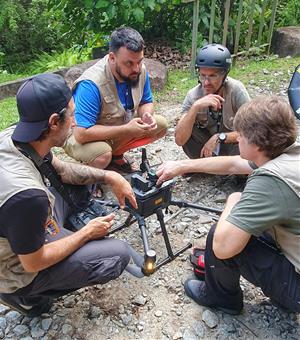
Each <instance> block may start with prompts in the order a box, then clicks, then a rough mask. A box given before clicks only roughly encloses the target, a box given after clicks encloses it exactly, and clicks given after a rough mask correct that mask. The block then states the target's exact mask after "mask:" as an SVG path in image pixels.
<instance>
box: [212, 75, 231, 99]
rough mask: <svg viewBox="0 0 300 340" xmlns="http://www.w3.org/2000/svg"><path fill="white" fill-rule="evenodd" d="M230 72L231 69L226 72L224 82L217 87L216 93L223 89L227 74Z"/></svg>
mask: <svg viewBox="0 0 300 340" xmlns="http://www.w3.org/2000/svg"><path fill="white" fill-rule="evenodd" d="M228 73H229V70H228V71H227V72H226V73H225V75H224V78H223V80H222V84H221V85H220V86H219V88H218V89H217V91H215V93H214V94H218V92H219V91H220V90H221V88H222V87H223V86H224V84H225V80H226V78H227V76H228Z"/></svg>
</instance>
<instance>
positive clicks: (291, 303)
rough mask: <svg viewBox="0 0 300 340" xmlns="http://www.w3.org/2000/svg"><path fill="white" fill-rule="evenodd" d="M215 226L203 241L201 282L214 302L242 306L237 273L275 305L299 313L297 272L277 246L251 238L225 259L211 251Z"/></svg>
mask: <svg viewBox="0 0 300 340" xmlns="http://www.w3.org/2000/svg"><path fill="white" fill-rule="evenodd" d="M214 232H215V227H212V228H211V230H210V232H209V234H208V236H207V241H206V251H205V284H206V289H207V293H208V295H209V297H212V299H213V301H215V303H216V305H218V306H222V307H227V308H236V309H239V308H241V307H242V305H243V293H242V290H241V288H240V283H239V281H240V276H241V275H242V276H243V277H244V278H245V279H246V280H248V281H249V282H251V283H253V284H254V285H255V286H257V287H260V288H261V289H262V291H263V293H264V294H265V295H266V296H267V297H269V298H270V299H271V301H272V303H274V304H275V305H278V306H280V307H283V308H286V309H288V310H289V311H293V312H298V313H299V312H300V274H299V273H297V272H296V271H295V267H294V265H293V264H292V263H290V262H289V261H288V260H287V258H286V257H285V256H284V255H283V254H282V253H281V252H279V250H278V249H276V248H273V247H270V246H269V245H268V244H267V243H265V242H262V240H260V239H259V238H256V237H251V239H250V241H249V242H248V244H247V246H246V247H245V248H244V250H243V251H242V252H241V253H240V254H238V255H236V256H234V257H232V258H230V259H226V260H220V259H218V258H216V257H215V255H214V252H213V250H212V241H213V235H214Z"/></svg>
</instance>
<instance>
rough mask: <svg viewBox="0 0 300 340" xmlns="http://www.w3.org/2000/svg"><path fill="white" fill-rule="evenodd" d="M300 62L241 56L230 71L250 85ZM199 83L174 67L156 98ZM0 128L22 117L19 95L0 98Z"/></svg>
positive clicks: (174, 97) (178, 94)
mask: <svg viewBox="0 0 300 340" xmlns="http://www.w3.org/2000/svg"><path fill="white" fill-rule="evenodd" d="M299 64H300V57H296V58H281V59H278V58H275V57H272V56H271V57H269V58H265V59H260V60H259V59H255V58H253V59H251V60H248V59H240V60H238V61H237V63H236V64H235V66H234V67H233V69H232V70H231V72H230V75H231V76H232V77H234V78H236V79H239V80H241V81H242V82H243V83H244V84H245V85H246V86H247V85H249V82H250V81H254V82H255V83H257V84H258V85H259V84H260V83H261V82H267V83H273V84H278V83H280V81H281V80H283V79H285V80H286V79H287V78H288V75H290V77H291V76H292V74H293V72H294V70H295V67H296V66H297V65H299ZM196 84H197V78H191V76H190V73H189V71H188V70H186V71H181V70H170V71H169V75H168V83H167V85H166V87H165V88H164V89H163V91H160V92H155V93H154V98H155V101H156V102H163V101H166V100H168V101H169V102H170V101H172V102H173V103H177V104H179V103H181V102H182V101H183V99H184V97H185V95H186V93H187V91H188V90H189V89H191V88H192V87H194V86H195V85H196ZM0 117H1V119H0V130H2V129H4V128H5V127H7V126H9V125H10V124H12V123H14V122H16V121H17V120H18V114H17V107H16V103H15V98H7V99H5V100H2V101H0Z"/></svg>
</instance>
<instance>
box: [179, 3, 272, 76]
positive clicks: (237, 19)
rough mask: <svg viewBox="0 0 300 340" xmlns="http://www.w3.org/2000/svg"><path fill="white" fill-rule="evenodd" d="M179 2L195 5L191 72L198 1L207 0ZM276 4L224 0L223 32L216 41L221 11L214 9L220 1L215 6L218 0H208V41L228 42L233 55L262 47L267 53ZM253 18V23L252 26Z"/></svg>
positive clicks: (193, 62) (195, 39) (195, 41)
mask: <svg viewBox="0 0 300 340" xmlns="http://www.w3.org/2000/svg"><path fill="white" fill-rule="evenodd" d="M182 2H184V3H190V2H193V6H194V7H193V31H192V61H191V72H192V73H193V74H194V66H195V58H196V50H197V47H199V46H197V35H198V26H199V9H200V4H207V3H208V2H209V1H208V0H182ZM277 4H278V0H223V1H222V5H221V7H222V8H221V14H222V17H221V19H222V22H223V27H222V30H223V32H222V35H219V36H222V39H219V40H220V41H215V39H214V36H215V35H214V33H215V31H216V19H220V18H218V15H220V13H219V12H220V11H218V13H217V12H216V9H217V8H218V9H220V5H219V7H218V6H217V5H218V3H217V0H210V13H209V14H208V15H209V34H208V43H212V42H215V43H220V44H222V45H225V46H227V45H228V44H229V43H230V45H231V46H232V49H231V50H232V52H233V54H232V55H233V57H236V56H238V55H242V54H248V53H250V52H251V51H253V50H258V49H262V48H264V49H266V51H267V53H269V50H270V46H271V40H272V34H273V30H274V23H275V17H276V9H277ZM254 21H255V23H256V26H255V28H256V29H255V30H254ZM257 27H258V29H257ZM242 28H243V30H242ZM219 29H220V28H219ZM230 33H231V34H230ZM241 37H243V39H241ZM229 38H230V39H229ZM229 40H230V41H229Z"/></svg>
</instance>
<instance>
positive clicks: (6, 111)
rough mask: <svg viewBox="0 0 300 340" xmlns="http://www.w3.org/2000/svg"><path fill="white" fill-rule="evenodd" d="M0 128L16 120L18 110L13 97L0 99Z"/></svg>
mask: <svg viewBox="0 0 300 340" xmlns="http://www.w3.org/2000/svg"><path fill="white" fill-rule="evenodd" d="M0 117H1V119H0V130H3V129H4V128H6V127H8V126H9V125H11V124H13V123H15V122H17V121H18V118H19V116H18V111H17V105H16V100H15V98H14V97H11V98H7V99H4V100H1V101H0Z"/></svg>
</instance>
